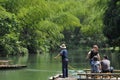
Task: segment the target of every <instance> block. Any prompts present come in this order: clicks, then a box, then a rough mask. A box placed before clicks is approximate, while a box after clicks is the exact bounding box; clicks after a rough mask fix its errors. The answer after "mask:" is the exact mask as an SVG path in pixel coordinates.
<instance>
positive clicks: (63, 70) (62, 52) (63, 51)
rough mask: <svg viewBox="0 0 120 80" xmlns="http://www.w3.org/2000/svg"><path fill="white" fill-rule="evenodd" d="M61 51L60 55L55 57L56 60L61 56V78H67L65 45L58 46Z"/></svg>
mask: <svg viewBox="0 0 120 80" xmlns="http://www.w3.org/2000/svg"><path fill="white" fill-rule="evenodd" d="M60 48H61V51H60V53H59V54H58V55H57V56H56V57H55V58H58V57H59V56H61V58H62V77H63V78H65V77H68V51H67V49H66V45H65V44H62V45H61V46H60Z"/></svg>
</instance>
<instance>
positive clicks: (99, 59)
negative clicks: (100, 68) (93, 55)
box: [97, 53, 100, 61]
mask: <svg viewBox="0 0 120 80" xmlns="http://www.w3.org/2000/svg"><path fill="white" fill-rule="evenodd" d="M97 56H98V60H99V61H100V55H99V53H98V54H97Z"/></svg>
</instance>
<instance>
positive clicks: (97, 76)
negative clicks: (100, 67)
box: [77, 73, 120, 80]
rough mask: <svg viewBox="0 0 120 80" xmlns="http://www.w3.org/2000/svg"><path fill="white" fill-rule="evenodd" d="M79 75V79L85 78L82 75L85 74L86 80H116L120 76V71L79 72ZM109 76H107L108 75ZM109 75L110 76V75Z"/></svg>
mask: <svg viewBox="0 0 120 80" xmlns="http://www.w3.org/2000/svg"><path fill="white" fill-rule="evenodd" d="M77 75H78V76H79V79H78V80H83V79H82V76H85V77H84V78H85V79H86V80H89V79H92V80H97V79H98V80H106V79H109V80H112V78H114V79H115V80H118V78H119V77H120V73H78V74H77ZM106 76H107V77H106ZM108 76H109V77H108Z"/></svg>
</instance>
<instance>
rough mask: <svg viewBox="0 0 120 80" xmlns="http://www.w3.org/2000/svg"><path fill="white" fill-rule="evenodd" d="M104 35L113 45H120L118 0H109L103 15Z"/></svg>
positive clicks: (119, 9) (119, 5)
mask: <svg viewBox="0 0 120 80" xmlns="http://www.w3.org/2000/svg"><path fill="white" fill-rule="evenodd" d="M104 25H105V26H104V30H103V33H104V35H105V36H106V37H107V38H108V40H109V43H110V44H111V45H112V46H113V45H114V46H120V42H119V41H120V32H119V31H120V0H111V1H110V2H109V5H108V8H107V10H106V12H105V16H104Z"/></svg>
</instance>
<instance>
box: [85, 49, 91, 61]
mask: <svg viewBox="0 0 120 80" xmlns="http://www.w3.org/2000/svg"><path fill="white" fill-rule="evenodd" d="M90 53H91V51H89V52H88V54H87V56H86V59H89V57H90Z"/></svg>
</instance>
